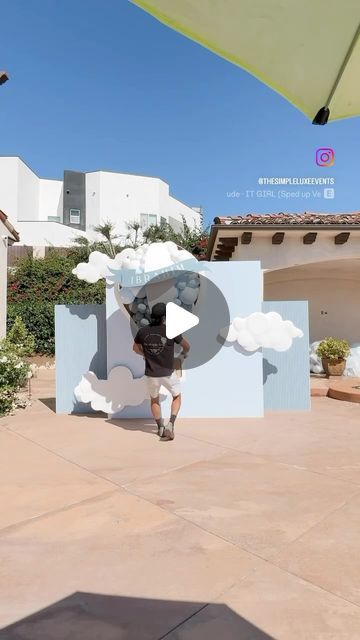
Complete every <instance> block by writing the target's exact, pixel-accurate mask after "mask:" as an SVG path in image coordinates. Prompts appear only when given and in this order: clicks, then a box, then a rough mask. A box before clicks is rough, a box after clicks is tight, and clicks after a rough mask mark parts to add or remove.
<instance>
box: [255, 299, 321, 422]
mask: <svg viewBox="0 0 360 640" xmlns="http://www.w3.org/2000/svg"><path fill="white" fill-rule="evenodd" d="M263 311H264V313H268V312H269V311H277V313H280V315H281V316H282V318H283V319H284V320H292V322H293V323H294V324H295V326H296V327H298V328H299V329H302V331H303V332H304V336H303V338H295V339H294V340H293V344H292V347H291V348H290V349H289V350H288V351H283V352H279V351H274V349H263V368H264V371H263V374H264V406H265V411H266V410H272V411H308V410H309V409H310V371H309V314H308V302H307V301H299V302H298V301H296V302H294V301H290V300H289V301H282V302H273V301H268V302H264V303H263Z"/></svg>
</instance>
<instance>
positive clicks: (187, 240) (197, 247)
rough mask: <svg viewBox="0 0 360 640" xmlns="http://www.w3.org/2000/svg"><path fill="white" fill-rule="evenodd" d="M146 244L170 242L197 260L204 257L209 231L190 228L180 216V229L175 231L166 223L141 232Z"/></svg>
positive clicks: (196, 227)
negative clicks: (188, 252)
mask: <svg viewBox="0 0 360 640" xmlns="http://www.w3.org/2000/svg"><path fill="white" fill-rule="evenodd" d="M143 236H144V239H145V241H146V242H166V241H167V240H172V242H175V243H176V244H177V245H178V246H179V247H181V248H182V249H186V250H187V251H190V253H192V254H193V255H194V256H196V257H197V258H198V260H202V259H204V258H205V257H206V251H207V244H208V240H209V230H208V229H207V228H206V229H202V228H201V227H198V226H195V227H190V226H189V225H188V223H187V222H186V220H185V218H184V216H182V229H181V231H175V230H174V229H173V228H172V227H171V225H170V224H169V223H168V222H164V223H162V224H160V225H151V226H150V227H149V228H148V229H146V230H145V231H144V232H143Z"/></svg>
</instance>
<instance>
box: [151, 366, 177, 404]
mask: <svg viewBox="0 0 360 640" xmlns="http://www.w3.org/2000/svg"><path fill="white" fill-rule="evenodd" d="M146 382H147V387H148V390H149V394H150V397H151V398H157V397H158V395H159V393H160V388H161V387H162V386H163V387H165V389H167V390H168V391H170V393H171V395H172V396H173V398H175V396H178V395H179V393H180V391H181V388H180V378H179V376H178V375H177V374H176V371H173V373H172V374H171V376H164V377H162V378H152V377H151V376H146Z"/></svg>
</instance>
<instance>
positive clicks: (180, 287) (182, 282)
mask: <svg viewBox="0 0 360 640" xmlns="http://www.w3.org/2000/svg"><path fill="white" fill-rule="evenodd" d="M176 286H177V288H178V289H180V291H182V290H183V289H185V287H186V282H184V281H183V280H182V281H181V282H178V283H177V285H176Z"/></svg>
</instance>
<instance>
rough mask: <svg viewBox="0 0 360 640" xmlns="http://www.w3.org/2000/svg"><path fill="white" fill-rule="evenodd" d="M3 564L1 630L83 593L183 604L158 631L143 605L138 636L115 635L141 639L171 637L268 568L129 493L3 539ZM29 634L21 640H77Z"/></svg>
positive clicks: (161, 621) (1, 534) (168, 613)
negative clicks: (236, 585)
mask: <svg viewBox="0 0 360 640" xmlns="http://www.w3.org/2000/svg"><path fill="white" fill-rule="evenodd" d="M0 558H1V560H0V592H1V593H2V597H1V601H0V627H1V628H3V627H5V626H6V625H9V624H12V623H15V622H19V621H20V620H23V619H24V618H25V617H27V616H29V615H32V614H33V613H35V612H38V611H41V610H43V609H45V608H46V607H50V606H53V605H54V603H56V602H59V601H61V600H63V599H64V598H69V597H70V596H72V595H73V594H76V593H79V592H80V593H92V594H98V595H100V596H101V595H106V594H107V595H112V596H118V597H119V598H138V599H140V600H142V599H147V600H149V599H150V600H166V601H170V602H174V603H176V602H177V603H178V604H177V605H176V606H175V604H174V607H168V608H166V607H165V608H164V612H163V615H162V617H161V618H159V619H158V620H157V621H156V625H155V627H154V626H153V627H152V629H151V625H154V613H153V612H152V611H151V607H149V606H147V607H145V609H144V610H143V609H141V607H139V608H138V613H137V617H138V621H137V626H136V625H135V627H134V629H135V630H137V634H138V635H136V634H135V631H134V629H130V630H129V635H126V634H125V635H119V636H116V635H115V637H116V638H117V637H124V638H129V639H130V638H134V640H135V638H137V640H143V639H148V638H151V640H152V639H154V640H155V639H156V638H160V637H162V635H164V634H165V633H167V632H168V631H170V630H171V629H173V628H174V627H175V626H177V625H178V624H180V623H181V622H182V621H183V620H185V619H186V618H187V617H188V616H189V615H192V614H193V613H195V612H196V611H198V610H199V609H200V608H201V607H202V606H203V605H204V603H205V604H206V603H207V602H210V601H213V600H215V599H216V598H217V597H218V596H219V595H220V594H221V593H222V592H223V591H225V590H227V589H229V588H230V587H231V586H232V585H233V584H234V583H235V582H236V581H237V580H241V579H242V578H243V577H245V576H246V575H248V574H249V573H250V572H251V571H252V570H254V568H255V567H257V566H260V564H261V563H262V561H261V560H259V559H258V558H254V557H253V556H251V555H250V554H248V553H246V552H244V551H242V550H241V549H238V548H237V547H234V546H233V545H231V544H228V543H227V542H225V541H224V540H221V539H219V538H218V537H216V536H213V535H211V534H209V533H207V532H205V531H202V530H201V529H199V528H198V527H196V526H194V525H192V524H191V523H188V522H185V521H183V520H181V519H179V518H177V517H175V516H174V515H173V514H170V513H169V512H167V511H164V510H163V509H161V508H159V507H156V506H154V505H152V504H150V503H147V502H145V501H144V500H141V499H139V498H137V497H135V496H132V495H129V494H127V493H126V492H124V491H123V490H121V489H119V490H115V492H114V493H112V494H111V495H108V496H106V497H99V498H94V499H93V500H90V501H87V502H86V503H82V504H79V505H78V506H74V507H72V508H68V509H64V510H62V511H59V512H57V513H54V514H50V515H48V516H44V517H42V518H37V519H36V520H34V521H29V522H28V523H26V524H23V525H19V526H17V527H12V528H11V529H8V530H6V531H3V532H0ZM181 602H183V603H184V604H183V606H180V605H179V603H181ZM68 615H69V612H68V614H67V615H65V614H64V620H65V621H66V619H67V617H68ZM79 615H80V614H79ZM44 617H45V619H48V617H49V616H47V614H46V615H45V616H44ZM95 618H96V616H95ZM29 628H30V631H29V630H28V631H27V633H26V634H25V633H24V635H21V633H20V631H19V635H18V636H16V635H15V636H14V637H15V638H21V639H23V638H26V640H39V638H41V637H44V638H46V640H50V639H51V640H53V638H56V640H57V639H58V638H61V639H62V638H63V637H68V636H64V635H59V636H56V635H55V636H48V635H46V634H45V632H44V633H43V635H40V633H39V635H36V632H35V631H36V627H35V631H32V632H31V625H29ZM149 629H151V631H152V634H149ZM155 632H156V633H155ZM4 633H5V632H4ZM0 637H1V638H2V637H6V638H8V636H6V635H5V636H1V635H0ZM69 637H72V636H71V635H70V636H69ZM84 637H86V636H84ZM90 637H91V636H90ZM98 637H99V638H101V640H104V639H103V638H102V636H101V635H99V636H98ZM109 637H110V638H113V636H111V635H110V636H109ZM10 638H12V636H10ZM106 638H107V636H106V635H105V639H106Z"/></svg>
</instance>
